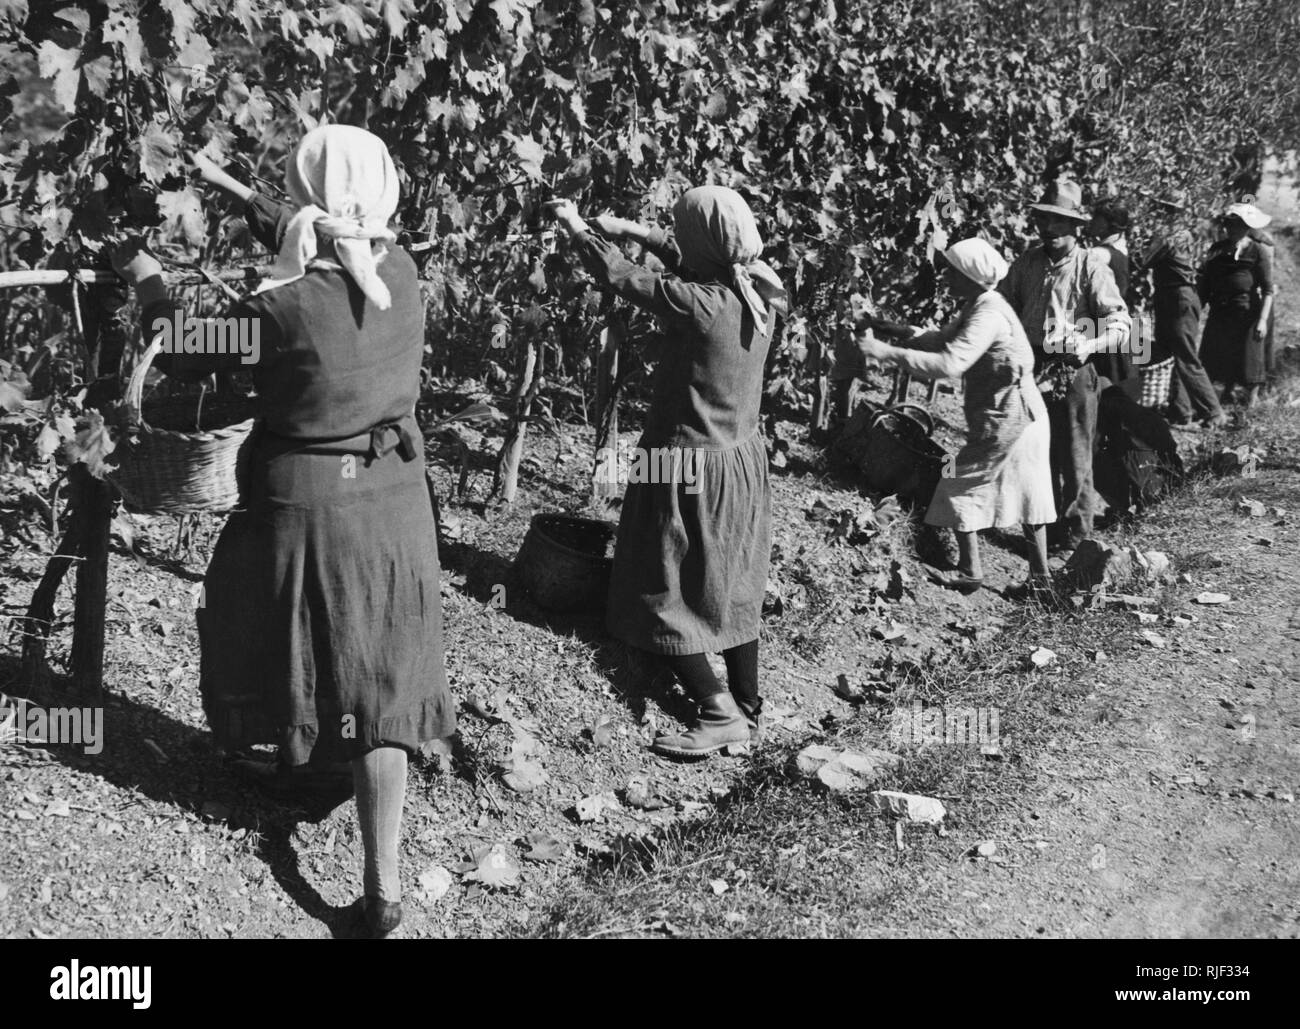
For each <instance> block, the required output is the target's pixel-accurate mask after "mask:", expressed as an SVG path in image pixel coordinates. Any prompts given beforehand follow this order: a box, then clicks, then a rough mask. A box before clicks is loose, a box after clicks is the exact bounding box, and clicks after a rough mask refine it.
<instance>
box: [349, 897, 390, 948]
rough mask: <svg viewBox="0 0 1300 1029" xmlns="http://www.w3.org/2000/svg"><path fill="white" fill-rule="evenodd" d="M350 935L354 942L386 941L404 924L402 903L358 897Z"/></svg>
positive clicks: (353, 912) (353, 908)
mask: <svg viewBox="0 0 1300 1029" xmlns="http://www.w3.org/2000/svg"><path fill="white" fill-rule="evenodd" d="M351 912H352V914H351V919H350V926H349V935H350V937H351V938H352V939H354V940H386V939H388V937H389V935H390V934H391V933H392V932H393V931H394V930H395V929H396V928H397V927H398V926H399V925H401V924H402V902H401V901H400V900H399V901H387V900H380V899H379V898H378V897H358V898H357V899H356V902H355V903H353V905H352V908H351Z"/></svg>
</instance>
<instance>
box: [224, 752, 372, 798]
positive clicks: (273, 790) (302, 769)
mask: <svg viewBox="0 0 1300 1029" xmlns="http://www.w3.org/2000/svg"><path fill="white" fill-rule="evenodd" d="M230 764H231V767H232V768H234V770H235V771H236V772H237V773H238V774H239V775H240V776H241V777H242V778H243V779H244V780H245V781H246V782H249V783H251V784H252V785H254V786H256V787H257V788H258V789H259V790H261V791H262V792H264V793H266V794H268V795H269V796H272V797H275V798H276V799H278V800H302V799H314V800H325V799H330V800H337V801H338V803H340V804H341V803H342V802H343V801H345V800H347V799H348V798H349V797H351V796H352V793H353V790H354V786H353V780H352V766H351V765H350V764H347V763H346V762H345V763H343V764H341V765H287V764H283V763H281V762H279V761H257V760H252V759H247V758H237V759H235V760H233V761H232V762H231V763H230Z"/></svg>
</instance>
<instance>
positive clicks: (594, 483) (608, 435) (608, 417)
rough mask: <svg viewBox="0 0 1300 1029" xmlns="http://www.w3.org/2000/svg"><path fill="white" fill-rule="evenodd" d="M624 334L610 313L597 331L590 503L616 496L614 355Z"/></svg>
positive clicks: (615, 360) (615, 377) (616, 416)
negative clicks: (598, 339) (598, 342)
mask: <svg viewBox="0 0 1300 1029" xmlns="http://www.w3.org/2000/svg"><path fill="white" fill-rule="evenodd" d="M626 335H627V327H626V325H624V323H623V320H622V319H621V318H619V317H618V316H617V315H616V314H614V313H612V312H611V314H610V316H609V319H608V320H607V321H606V323H605V327H604V328H603V329H602V330H601V332H600V350H599V351H598V353H597V355H596V445H595V458H594V461H593V467H592V478H591V497H592V501H593V503H594V504H596V505H597V506H599V505H601V504H608V503H609V502H610V501H611V500H612V499H613V498H615V497H617V496H618V494H619V482H618V464H619V455H618V392H619V391H618V352H619V347H620V346H622V343H623V340H624V338H625V337H626Z"/></svg>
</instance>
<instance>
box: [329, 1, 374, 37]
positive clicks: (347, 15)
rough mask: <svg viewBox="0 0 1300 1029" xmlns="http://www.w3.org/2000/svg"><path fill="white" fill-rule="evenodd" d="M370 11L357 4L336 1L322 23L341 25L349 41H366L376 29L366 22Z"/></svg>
mask: <svg viewBox="0 0 1300 1029" xmlns="http://www.w3.org/2000/svg"><path fill="white" fill-rule="evenodd" d="M368 13H369V12H368V11H367V10H366V9H365V8H363V7H359V6H357V5H356V4H350V3H336V4H335V5H334V6H333V7H331V8H330V10H329V13H328V14H326V15H325V17H324V18H323V19H321V24H322V25H338V26H340V27H341V28H342V29H343V31H344V32H345V33H346V34H347V37H348V42H349V43H352V44H354V45H355V44H357V43H364V42H365V41H366V40H368V39H371V38H372V37H373V36H374V34H375V30H374V29H373V28H371V26H370V25H368V24H367V23H366V15H367V14H368Z"/></svg>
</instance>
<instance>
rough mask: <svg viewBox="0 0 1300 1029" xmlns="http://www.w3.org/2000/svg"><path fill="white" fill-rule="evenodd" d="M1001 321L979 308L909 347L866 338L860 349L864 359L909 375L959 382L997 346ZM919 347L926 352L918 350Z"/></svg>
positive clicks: (910, 342) (917, 340) (860, 340)
mask: <svg viewBox="0 0 1300 1029" xmlns="http://www.w3.org/2000/svg"><path fill="white" fill-rule="evenodd" d="M1000 321H1001V320H1000V319H999V318H998V315H997V313H996V312H993V311H981V310H978V309H976V310H973V311H972V312H971V313H970V314H969V315H968V316H967V317H966V318H965V319H961V318H959V319H957V320H955V321H951V322H949V323H948V324H947V325H945V326H944V327H943V328H942V329H938V330H935V331H933V332H926V333H921V334H920V335H918V336H914V337H912V339H911V340H909V341H908V343H909V344H910V346H907V347H894V346H890V345H889V344H888V343H881V342H880V341H878V340H876V339H875V338H874V337H871V336H862V337H859V340H858V348H859V349H860V350H861V352H862V356H863V357H867V358H874V359H875V360H878V361H882V362H884V363H886V364H892V365H896V366H897V367H899V368H901V369H902V370H903V371H904V372H906V373H907V374H908V375H915V376H917V377H918V378H923V379H955V378H958V377H960V376H962V375H965V374H966V372H967V370H969V368H970V366H971V365H973V364H974V363H975V362H976V361H978V360H979V359H980V358H981V357H982V356H983V355H984V353H985V352H986V351H987V350H988V348H989V347H991V346H992V345H993V343H994V341H995V340H996V339H997V334H998V330H999V328H1000ZM918 345H919V346H920V347H923V348H925V349H916V347H917V346H918ZM930 348H934V349H930Z"/></svg>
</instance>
